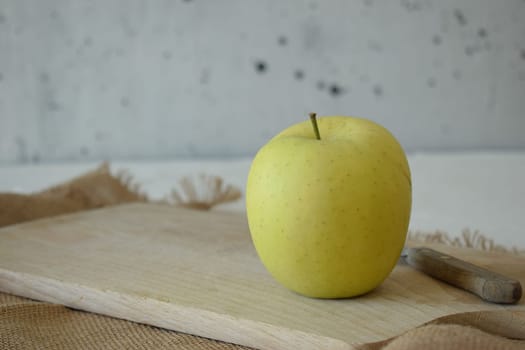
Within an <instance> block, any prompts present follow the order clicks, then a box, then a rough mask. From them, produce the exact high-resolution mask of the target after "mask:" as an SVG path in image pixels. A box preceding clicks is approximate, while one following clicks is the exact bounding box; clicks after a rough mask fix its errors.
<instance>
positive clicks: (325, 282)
mask: <svg viewBox="0 0 525 350" xmlns="http://www.w3.org/2000/svg"><path fill="white" fill-rule="evenodd" d="M311 117H312V118H311V119H312V121H313V123H310V122H309V121H308V120H307V121H305V122H302V123H299V124H296V125H293V126H291V127H289V128H288V129H286V130H284V131H282V132H281V133H280V134H278V135H277V136H275V137H274V138H272V139H271V140H270V141H269V142H268V143H267V144H266V145H265V146H263V147H262V148H261V149H260V150H259V152H258V153H257V155H256V156H255V158H254V160H253V162H252V165H251V168H250V172H249V175H248V181H247V185H246V212H247V216H248V223H249V228H250V233H251V237H252V240H253V244H254V246H255V248H256V250H257V253H258V255H259V257H260V259H261V261H262V262H263V264H264V265H265V267H266V269H267V270H268V271H269V272H270V274H271V275H272V276H273V277H274V278H275V279H276V280H277V281H278V282H280V283H281V284H283V285H284V286H285V287H287V288H289V289H291V290H293V291H295V292H297V293H300V294H303V295H306V296H310V297H317V298H346V297H352V296H357V295H360V294H363V293H366V292H368V291H370V290H372V289H374V288H375V287H377V286H378V285H379V284H381V283H382V282H383V281H384V280H385V278H386V277H387V276H388V275H389V274H390V272H391V271H392V269H393V268H394V265H395V264H396V262H397V260H398V258H399V256H400V253H401V249H402V247H403V245H404V242H405V238H406V233H407V229H408V223H409V219H410V210H411V198H412V186H411V179H410V169H409V166H408V162H407V158H406V155H405V153H404V151H403V149H402V147H401V146H400V144H399V143H398V142H397V140H396V139H395V138H394V136H392V134H391V133H390V132H389V131H388V130H386V129H385V128H384V127H382V126H380V125H378V124H376V123H374V122H372V121H369V120H366V119H362V118H354V117H341V116H335V117H322V118H319V120H318V123H316V122H315V121H316V119H315V115H313V116H311ZM317 126H318V129H317ZM316 130H318V132H317V131H316ZM316 133H318V134H319V133H320V139H318V138H317V137H316Z"/></svg>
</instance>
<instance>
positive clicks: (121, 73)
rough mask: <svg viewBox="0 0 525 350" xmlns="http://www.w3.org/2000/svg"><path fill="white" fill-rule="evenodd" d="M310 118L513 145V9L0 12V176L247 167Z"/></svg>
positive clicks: (63, 6)
mask: <svg viewBox="0 0 525 350" xmlns="http://www.w3.org/2000/svg"><path fill="white" fill-rule="evenodd" d="M309 111H316V112H318V113H320V114H323V115H326V114H343V115H357V116H362V117H367V118H370V119H373V120H375V121H377V122H379V123H382V124H383V125H385V126H386V127H388V128H389V129H391V130H392V132H393V133H394V134H395V135H396V136H397V137H398V138H399V139H400V141H401V143H402V144H403V146H404V147H405V148H406V149H407V150H408V151H414V150H422V149H425V150H428V149H434V150H435V149H439V150H443V149H447V150H449V149H472V148H483V149H493V148H525V137H524V134H525V1H522V0H504V1H491V0H484V1H481V0H460V1H452V0H448V1H439V0H401V1H387V0H382V1H380V0H365V1H343V0H337V1H336V0H328V1H292V0H289V1H271V0H264V1H255V0H223V1H213V0H208V1H205V0H193V1H191V0H190V1H183V0H165V1H160V0H158V1H156V0H152V1H137V0H131V1H127V0H109V1H108V0H92V1H87V0H69V1H66V0H46V1H39V0H0V163H12V162H31V161H58V160H82V159H99V158H106V159H117V158H168V157H216V156H237V155H252V154H254V152H255V151H256V150H257V149H258V148H259V147H260V146H261V145H262V144H264V143H265V142H266V141H267V140H268V139H269V138H270V137H271V136H272V135H273V134H275V133H276V132H278V131H279V130H281V129H283V128H285V127H286V126H288V125H289V124H292V123H295V122H297V121H300V120H302V119H304V118H306V113H307V112H309Z"/></svg>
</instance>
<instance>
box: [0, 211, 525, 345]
mask: <svg viewBox="0 0 525 350" xmlns="http://www.w3.org/2000/svg"><path fill="white" fill-rule="evenodd" d="M448 250H449V253H452V254H453V255H456V256H460V257H461V258H463V259H465V260H467V261H470V262H473V263H477V264H480V265H481V266H484V267H489V268H491V269H493V270H495V271H497V272H501V273H505V274H507V275H509V276H510V277H514V278H517V279H519V280H520V281H521V283H522V284H524V282H525V258H523V257H517V256H511V255H508V254H501V255H490V254H486V253H485V254H484V253H481V252H479V251H474V250H453V249H451V248H448ZM0 290H1V291H4V292H8V293H13V294H16V295H21V296H25V297H29V298H34V299H38V300H44V301H49V302H53V303H59V304H64V305H67V306H70V307H73V308H78V309H81V310H87V311H92V312H96V313H100V314H106V315H110V316H114V317H119V318H124V319H128V320H132V321H136V322H141V323H146V324H151V325H155V326H159V327H163V328H168V329H173V330H178V331H182V332H187V333H192V334H196V335H200V336H204V337H209V338H214V339H219V340H224V341H227V342H233V343H238V344H243V345H248V346H252V347H256V348H261V349H285V348H293V349H320V348H323V349H329V348H334V349H349V348H352V347H353V346H354V345H356V344H363V343H369V342H375V341H380V340H383V339H386V338H389V337H392V336H395V335H398V334H400V333H402V332H404V331H406V330H409V329H411V328H414V327H416V326H419V325H421V324H423V323H425V322H428V321H431V320H433V319H435V318H437V317H441V316H445V315H450V314H455V313H460V312H467V311H480V310H510V311H509V312H514V311H525V305H524V302H523V301H521V302H520V303H519V304H518V305H513V306H501V305H494V304H488V303H485V302H482V301H481V300H480V299H478V298H477V297H476V296H473V295H471V294H468V293H466V292H463V291H461V290H459V289H456V288H453V287H450V286H448V285H446V284H444V283H441V282H438V281H436V280H434V279H432V278H430V277H428V276H426V275H423V274H421V273H420V272H417V271H415V270H413V269H412V268H410V267H408V266H403V265H398V266H397V267H396V268H395V270H394V271H393V272H392V274H391V275H390V276H389V278H388V279H387V280H386V281H385V282H384V283H383V284H382V285H381V286H380V287H378V288H377V289H376V290H374V291H373V292H371V293H369V294H367V295H365V296H362V297H359V298H354V299H345V300H317V299H310V298H306V297H302V296H300V295H297V294H294V293H293V292H290V291H288V290H286V289H284V288H283V287H281V286H280V285H278V284H277V283H276V282H274V280H273V279H272V278H271V277H270V276H269V275H268V273H267V272H266V270H265V269H264V267H263V266H262V264H261V263H260V261H259V260H258V257H257V255H256V253H255V250H254V248H253V246H252V244H251V240H250V236H249V232H248V226H247V223H246V219H245V216H244V215H243V214H240V213H224V212H201V211H196V210H186V209H178V208H174V207H170V206H162V205H153V204H131V205H123V206H118V207H112V208H108V209H100V210H95V211H89V212H82V213H77V214H73V215H67V216H61V217H56V218H51V219H44V220H38V221H33V222H30V223H26V224H21V225H15V226H10V227H6V228H4V229H1V230H0Z"/></svg>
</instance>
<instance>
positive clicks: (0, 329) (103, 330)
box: [0, 164, 525, 350]
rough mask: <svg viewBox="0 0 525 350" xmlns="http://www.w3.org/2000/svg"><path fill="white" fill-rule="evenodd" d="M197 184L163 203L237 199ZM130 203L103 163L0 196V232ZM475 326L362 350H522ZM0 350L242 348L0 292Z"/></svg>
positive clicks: (445, 324)
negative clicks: (26, 191) (27, 191)
mask: <svg viewBox="0 0 525 350" xmlns="http://www.w3.org/2000/svg"><path fill="white" fill-rule="evenodd" d="M203 184H204V185H203ZM200 186H205V187H207V190H208V192H210V193H208V194H206V195H205V196H203V197H199V196H198V195H197V193H198V192H199V191H197V189H196V188H195V184H194V183H192V182H191V181H189V180H188V179H183V180H182V181H181V187H180V189H179V191H174V192H173V193H172V195H171V197H170V198H166V200H165V201H164V202H165V203H166V204H172V205H173V204H175V205H183V206H187V207H191V208H196V209H209V208H211V207H212V206H214V205H215V204H218V203H222V202H226V201H231V200H236V199H237V198H239V197H240V191H238V190H237V189H235V188H234V187H231V186H225V185H224V183H223V182H222V180H221V179H220V178H216V177H203V178H201V179H200ZM201 192H202V191H201ZM133 201H148V198H147V197H146V196H145V195H143V194H141V193H140V191H139V190H138V187H137V186H134V185H133V184H132V183H131V178H130V177H129V176H127V175H126V174H125V173H123V174H121V175H120V176H113V175H112V174H111V173H110V171H109V167H108V165H107V164H104V165H102V166H101V167H99V168H97V169H95V170H93V171H91V172H89V173H87V174H84V175H82V176H80V177H78V178H75V179H73V180H71V181H69V182H67V183H64V184H60V185H57V186H55V187H53V188H50V189H47V190H44V191H42V192H39V193H35V194H31V195H21V194H13V193H0V227H1V226H6V225H11V224H15V223H20V222H23V221H28V220H32V219H36V218H42V217H48V216H53V215H58V214H63V213H69V212H74V211H79V210H87V209H91V208H97V207H103V206H110V205H116V204H120V203H124V202H133ZM467 236H468V235H467ZM443 237H444V235H442V234H437V235H434V236H427V237H426V238H427V239H431V240H433V241H436V240H438V241H439V240H443ZM445 237H446V236H445ZM419 238H420V237H419ZM467 240H468V237H467ZM477 241H481V243H480V244H482V245H483V244H485V245H486V240H484V239H483V238H481V239H479V237H478V238H477ZM447 242H448V241H447ZM448 243H454V242H452V241H451V242H448ZM478 243H479V242H478ZM489 243H490V242H489ZM478 245H479V244H478ZM495 248H496V249H497V248H498V247H497V246H495ZM522 316H523V315H522ZM476 326H478V325H476V324H468V323H467V324H465V322H463V321H461V318H454V317H450V318H447V319H445V320H437V321H435V322H431V323H430V324H427V325H424V326H421V327H418V328H416V329H412V330H410V331H408V332H406V333H404V334H402V335H400V336H398V337H395V338H393V339H390V340H386V341H383V342H380V343H376V344H369V345H365V346H362V347H360V349H366V350H378V349H382V350H401V349H404V350H410V349H425V350H442V349H443V350H444V349H447V350H448V349H461V350H482V349H498V350H499V349H509V350H514V349H516V350H517V349H525V340H524V339H525V329H523V334H521V331H520V329H518V330H517V332H516V331H514V332H513V333H511V334H507V333H508V332H493V331H491V329H486V328H483V327H481V329H479V328H476ZM495 333H496V334H495ZM509 337H510V338H509ZM511 338H514V339H511ZM519 339H521V340H519ZM0 349H248V348H246V347H243V346H239V345H234V344H228V343H224V342H220V341H215V340H210V339H206V338H201V337H197V336H192V335H189V334H184V333H179V332H175V331H168V330H164V329H160V328H156V327H152V326H148V325H143V324H138V323H133V322H129V321H125V320H120V319H115V318H111V317H107V316H101V315H97V314H93V313H88V312H83V311H78V310H73V309H70V308H67V307H64V306H60V305H54V304H49V303H43V302H38V301H34V300H30V299H26V298H21V297H17V296H13V295H9V294H5V293H0Z"/></svg>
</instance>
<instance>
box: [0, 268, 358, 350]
mask: <svg viewBox="0 0 525 350" xmlns="http://www.w3.org/2000/svg"><path fill="white" fill-rule="evenodd" d="M0 292H4V293H9V294H13V295H17V296H21V297H25V298H30V299H34V300H38V301H43V302H49V303H54V304H60V305H64V306H66V307H70V308H73V309H76V310H80V311H87V312H92V313H95V314H99V315H104V316H109V317H115V318H119V319H122V320H127V321H131V322H136V323H141V324H146V325H151V326H155V327H160V328H163V329H167V330H173V331H178V332H183V333H188V334H193V335H196V336H200V337H205V338H210V339H217V340H220V341H224V342H228V343H235V344H239V345H244V346H249V347H252V348H257V349H266V348H268V349H291V348H300V349H305V350H308V349H312V350H313V349H320V348H322V349H341V350H343V349H345V350H352V349H355V347H356V346H357V345H360V344H349V343H347V342H345V341H344V340H341V339H336V338H330V337H326V336H322V335H317V334H313V333H306V332H302V331H299V330H294V329H289V328H284V327H278V326H274V325H271V324H268V323H264V322H257V321H253V320H249V319H240V318H235V317H233V316H231V315H226V314H221V313H217V312H213V311H208V310H201V309H196V308H192V307H188V306H182V305H175V304H171V303H169V302H165V301H161V300H157V299H153V298H147V297H144V296H131V295H125V294H121V293H119V292H115V291H112V290H98V289H95V288H92V287H88V286H84V285H80V284H77V283H68V282H65V281H59V280H54V279H50V278H47V277H40V276H35V275H32V274H28V273H22V272H15V271H11V270H6V269H4V268H1V267H0ZM86 292H88V293H86ZM86 294H90V295H89V296H87V295H86ZM68 295H78V297H75V298H68ZM102 297H103V298H102ZM101 300H104V301H105V303H100V301H101ZM146 307H149V308H150V310H149V313H148V312H147V310H146ZM161 314H164V316H165V317H159V315H161ZM168 316H169V317H168ZM217 322H220V323H221V326H220V327H217V328H215V327H214V324H217ZM225 327H226V328H228V329H230V330H231V331H232V333H231V334H228V337H225V336H224V332H222V331H221V329H224V328H225Z"/></svg>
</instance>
